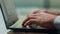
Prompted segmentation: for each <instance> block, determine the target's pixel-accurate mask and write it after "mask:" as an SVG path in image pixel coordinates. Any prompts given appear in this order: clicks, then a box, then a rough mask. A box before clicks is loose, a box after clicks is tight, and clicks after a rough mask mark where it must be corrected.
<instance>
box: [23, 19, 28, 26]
mask: <svg viewBox="0 0 60 34" xmlns="http://www.w3.org/2000/svg"><path fill="white" fill-rule="evenodd" d="M28 20H29V18H26V19H25V20H24V21H23V23H22V26H24V24H25V22H27V21H28Z"/></svg>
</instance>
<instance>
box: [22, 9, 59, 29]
mask: <svg viewBox="0 0 60 34" xmlns="http://www.w3.org/2000/svg"><path fill="white" fill-rule="evenodd" d="M57 15H59V13H55V12H54V11H51V12H50V11H47V10H38V11H35V12H33V13H32V14H30V15H28V16H27V19H25V20H24V22H23V26H27V25H30V24H33V23H34V24H37V25H40V26H42V27H45V28H54V24H53V21H54V19H55V18H56V16H57Z"/></svg>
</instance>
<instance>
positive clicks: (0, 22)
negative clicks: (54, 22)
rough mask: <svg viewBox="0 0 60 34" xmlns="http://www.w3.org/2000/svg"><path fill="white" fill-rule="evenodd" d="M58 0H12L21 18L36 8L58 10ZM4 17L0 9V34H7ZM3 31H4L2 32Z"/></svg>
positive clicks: (59, 8)
mask: <svg viewBox="0 0 60 34" xmlns="http://www.w3.org/2000/svg"><path fill="white" fill-rule="evenodd" d="M59 3H60V0H14V4H15V8H16V12H17V14H18V17H19V18H20V19H21V20H22V19H24V17H25V16H26V15H27V14H30V13H31V12H32V11H34V10H38V9H43V8H47V9H51V10H57V11H60V4H59ZM8 31H9V30H7V29H6V27H5V23H4V19H3V16H2V13H1V10H0V34H7V32H8ZM3 32H4V33H3Z"/></svg>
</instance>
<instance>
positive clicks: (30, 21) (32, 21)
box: [24, 19, 36, 26]
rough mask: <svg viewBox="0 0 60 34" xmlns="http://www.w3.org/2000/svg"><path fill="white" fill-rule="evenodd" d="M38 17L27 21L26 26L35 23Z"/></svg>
mask: <svg viewBox="0 0 60 34" xmlns="http://www.w3.org/2000/svg"><path fill="white" fill-rule="evenodd" d="M35 21H36V19H30V20H29V21H27V22H26V23H25V24H24V26H27V25H30V24H31V23H35Z"/></svg>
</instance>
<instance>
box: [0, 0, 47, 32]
mask: <svg viewBox="0 0 60 34" xmlns="http://www.w3.org/2000/svg"><path fill="white" fill-rule="evenodd" d="M0 1H1V2H0V4H1V10H2V14H3V18H4V21H5V25H6V28H7V29H10V30H13V31H19V32H48V29H46V28H43V27H40V26H36V25H35V24H33V25H32V26H31V27H30V26H27V27H24V26H22V23H23V21H24V19H25V18H26V15H25V14H24V13H23V12H22V11H25V9H27V8H24V9H19V10H20V11H21V10H22V11H21V14H23V15H21V14H20V13H19V12H18V11H16V7H15V5H14V0H0ZM37 9H39V8H37ZM17 10H18V9H17ZM28 10H29V9H28ZM34 10H35V9H34ZM26 11H27V10H26ZM29 13H30V12H29ZM29 13H28V14H29Z"/></svg>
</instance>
